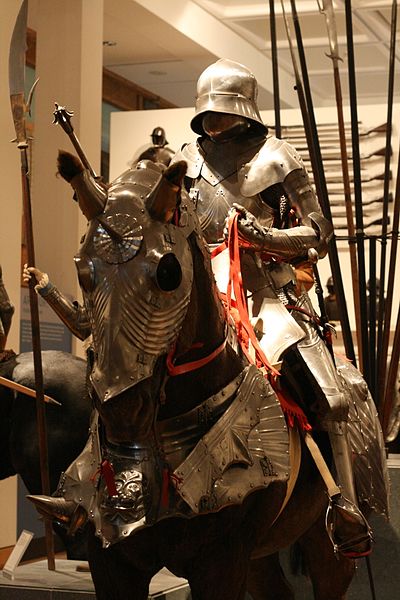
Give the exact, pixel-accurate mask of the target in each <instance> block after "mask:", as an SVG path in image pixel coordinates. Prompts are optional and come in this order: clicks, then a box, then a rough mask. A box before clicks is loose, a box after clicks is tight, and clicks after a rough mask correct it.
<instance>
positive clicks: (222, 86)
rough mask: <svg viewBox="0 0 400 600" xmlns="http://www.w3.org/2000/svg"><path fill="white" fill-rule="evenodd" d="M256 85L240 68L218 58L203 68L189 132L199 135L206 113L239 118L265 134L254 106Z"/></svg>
mask: <svg viewBox="0 0 400 600" xmlns="http://www.w3.org/2000/svg"><path fill="white" fill-rule="evenodd" d="M257 94H258V87H257V81H256V78H255V77H254V75H253V74H252V73H251V71H250V70H249V69H248V68H247V67H245V66H244V65H242V64H240V63H238V62H235V61H233V60H229V59H227V58H222V59H220V60H218V61H217V62H215V63H213V64H212V65H210V66H209V67H207V68H206V69H205V70H204V71H203V73H202V74H201V75H200V77H199V79H198V82H197V97H196V115H195V117H194V118H193V119H192V121H191V128H192V129H193V131H195V132H196V133H199V134H200V135H202V134H203V133H204V131H203V125H202V119H203V116H204V115H205V113H207V112H210V111H212V112H218V113H227V114H233V115H239V116H242V117H245V118H246V119H247V120H249V121H250V122H251V123H252V124H253V126H255V127H257V129H259V130H262V131H266V126H265V125H264V123H263V122H262V120H261V116H260V113H259V110H258V106H257Z"/></svg>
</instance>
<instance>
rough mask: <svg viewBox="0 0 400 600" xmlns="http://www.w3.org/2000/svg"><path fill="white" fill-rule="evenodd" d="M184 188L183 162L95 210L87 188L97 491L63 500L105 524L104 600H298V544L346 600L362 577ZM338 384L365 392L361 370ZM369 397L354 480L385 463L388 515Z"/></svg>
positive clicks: (100, 585)
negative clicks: (246, 350)
mask: <svg viewBox="0 0 400 600" xmlns="http://www.w3.org/2000/svg"><path fill="white" fill-rule="evenodd" d="M82 169H83V167H82ZM185 172H186V164H185V163H183V162H177V163H175V164H173V165H172V166H170V167H168V168H167V169H166V170H164V169H163V168H162V167H161V166H159V165H154V164H150V163H145V162H143V163H139V164H138V165H136V166H135V167H132V168H131V169H129V170H128V171H126V172H125V173H124V174H122V175H121V176H120V177H119V178H117V179H116V180H115V181H114V182H112V183H111V184H110V186H109V188H108V191H107V194H106V196H107V197H105V194H104V193H103V192H101V193H97V195H96V198H95V199H94V202H93V204H91V199H90V194H88V193H85V194H82V197H81V198H80V196H79V194H80V192H81V191H82V188H80V189H79V187H78V186H77V188H76V189H77V191H78V202H79V206H80V207H81V209H82V205H84V214H85V215H86V216H87V218H88V221H89V223H88V229H87V231H86V234H85V238H84V240H83V243H82V245H81V247H80V250H79V253H78V255H77V258H76V264H77V267H78V275H79V278H80V282H81V287H82V291H83V295H84V298H85V305H86V306H87V307H89V310H90V316H91V323H92V326H93V330H92V335H93V348H92V359H91V364H92V370H91V375H90V381H91V387H92V391H91V394H92V397H93V401H94V404H95V406H96V409H97V411H98V415H99V424H98V426H92V427H91V431H92V439H91V440H90V441H89V442H88V445H87V447H86V450H85V451H84V452H83V453H82V454H81V456H80V458H79V460H78V464H79V465H80V467H82V465H83V464H84V462H85V456H86V460H87V463H86V464H87V465H88V469H87V470H86V471H85V469H82V470H81V474H82V473H83V472H84V471H85V473H86V477H87V481H86V483H85V486H86V487H85V486H84V487H83V488H82V489H83V491H82V490H80V489H79V485H78V484H79V482H78V483H77V482H76V481H74V482H73V485H72V487H71V490H69V491H68V480H64V481H63V484H62V487H63V488H64V489H63V493H64V494H65V498H66V499H67V500H69V501H71V500H72V499H73V500H75V502H76V503H77V504H79V503H83V505H84V506H85V508H86V509H87V513H88V517H89V520H90V522H91V523H92V527H91V530H90V533H89V537H88V559H89V565H90V569H91V573H92V578H93V582H94V585H95V590H96V597H97V598H98V599H99V600H108V599H109V598H113V600H122V599H123V600H126V599H127V598H131V597H132V598H133V597H134V598H135V600H146V599H147V597H148V592H149V583H150V580H151V578H152V577H153V576H154V575H155V574H156V573H157V572H158V571H159V570H160V569H161V568H163V567H167V568H168V569H169V570H170V571H171V572H172V573H174V574H175V575H177V576H179V577H184V578H186V579H187V580H188V582H189V585H190V589H191V594H192V598H193V600H243V598H244V597H245V593H246V590H247V591H249V592H250V594H251V596H252V598H253V600H261V599H265V598H274V599H275V600H276V599H277V598H279V599H281V600H288V599H291V598H293V597H294V596H293V592H292V591H291V589H290V588H289V586H288V585H287V583H286V582H285V581H284V579H283V578H282V573H281V570H280V568H279V564H278V559H277V556H278V555H277V553H278V552H279V550H280V549H282V548H285V547H287V546H289V545H291V544H294V543H295V542H297V543H298V544H299V545H300V547H301V549H302V552H303V556H304V561H305V563H306V565H307V567H308V571H309V573H310V577H311V579H312V583H313V589H314V596H315V599H316V600H342V599H343V598H344V597H345V593H346V590H347V588H348V586H349V584H350V582H351V579H352V576H353V574H354V570H355V562H354V560H352V559H351V558H348V557H346V556H343V555H341V554H337V553H336V552H335V549H334V546H333V544H332V542H331V540H330V539H329V537H328V534H327V531H326V528H325V514H326V510H327V506H328V497H327V493H326V489H325V484H324V482H323V480H322V477H321V475H320V472H319V470H318V469H317V468H316V465H315V462H314V460H313V459H312V457H311V455H310V453H309V452H308V450H307V449H306V447H305V444H304V441H303V436H302V435H300V434H298V433H297V431H298V428H296V427H288V425H287V422H286V419H285V415H284V413H283V411H282V409H281V406H280V403H279V401H278V398H277V394H276V392H275V389H274V388H273V387H272V385H271V384H270V381H269V378H268V377H266V376H265V373H264V372H263V371H261V370H260V369H259V368H258V367H257V366H255V365H253V364H251V362H250V361H249V360H248V358H247V357H246V356H245V355H244V354H243V353H241V352H240V349H238V347H237V345H236V338H235V335H233V334H232V327H231V321H230V317H229V315H228V314H227V311H226V309H225V306H224V304H223V303H222V301H221V296H220V293H219V290H218V289H217V286H216V282H215V278H214V275H213V272H212V266H211V261H210V252H209V249H208V247H207V245H206V243H205V241H204V238H203V236H202V233H201V229H200V225H199V222H198V219H197V216H196V214H195V209H194V203H193V201H192V200H191V199H190V197H189V195H188V194H187V193H186V192H185V190H184V188H183V185H182V181H183V178H184V175H185ZM61 174H62V173H61ZM68 181H71V183H72V182H73V181H74V180H73V179H72V180H71V177H70V178H69V179H68ZM82 210H83V209H82ZM340 368H341V369H342V371H343V376H344V377H347V378H348V379H350V380H353V382H354V381H355V382H356V383H358V384H360V379H361V375H360V374H359V373H358V371H356V369H354V367H352V366H351V365H349V364H348V363H343V365H341V367H340ZM359 389H362V390H363V393H364V392H365V395H364V396H363V397H362V398H361V399H360V397H357V394H355V396H354V398H353V404H354V406H353V407H351V410H350V417H349V419H350V420H351V427H350V430H351V431H352V438H354V448H355V450H357V451H358V449H359V448H360V445H359V444H360V440H359V438H360V437H361V438H362V440H363V442H362V444H361V446H362V448H363V449H364V451H365V454H363V453H362V452H361V453H360V456H357V455H356V456H355V461H354V462H355V464H354V468H355V471H356V472H357V469H358V470H359V471H360V472H361V473H364V474H365V473H366V471H365V468H364V467H365V465H366V464H367V463H368V465H370V462H371V460H372V457H375V458H376V461H375V464H374V468H373V469H372V468H371V469H369V471H368V468H367V472H368V477H372V479H373V480H374V485H372V484H371V481H368V482H367V484H366V487H365V488H364V489H363V486H362V481H361V484H360V487H359V495H360V496H361V497H360V502H365V504H368V505H369V507H370V508H374V509H376V510H378V511H381V512H384V511H385V510H386V504H385V502H386V493H387V489H386V483H387V482H386V473H385V466H384V458H383V444H382V438H381V433H380V429H379V422H378V421H377V415H376V411H375V410H374V408H373V404H372V399H371V397H370V395H368V393H367V392H366V391H365V388H364V387H363V386H361V388H360V386H359ZM365 422H367V429H368V428H369V432H370V433H369V434H366V437H365V433H366V432H365V427H364V423H365ZM349 425H350V423H349ZM96 432H97V433H96ZM96 436H97V437H96ZM318 436H319V437H320V438H321V439H320V440H319V441H320V444H321V447H322V448H323V447H324V444H326V440H325V439H324V435H323V434H318V432H317V433H316V437H318ZM357 436H358V437H357ZM361 454H363V455H362V456H361ZM291 455H293V456H292V457H291ZM326 458H327V460H328V461H329V452H328V451H326ZM296 462H297V466H296V465H295V463H296ZM91 465H93V466H92V467H91ZM90 468H92V471H90ZM72 471H74V469H73V468H72ZM72 471H71V472H72ZM371 472H373V473H371ZM368 477H367V479H368ZM359 479H360V480H362V478H361V477H360V478H359ZM81 483H82V482H81ZM77 485H78V487H77ZM88 485H89V487H90V486H92V487H91V491H89V492H87V489H88V488H87V486H88ZM366 488H368V489H366ZM372 489H374V490H375V492H376V495H375V496H374V494H373V493H372ZM378 490H379V491H378ZM82 497H84V498H83V499H82ZM382 498H383V499H382Z"/></svg>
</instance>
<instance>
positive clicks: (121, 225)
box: [93, 213, 143, 264]
mask: <svg viewBox="0 0 400 600" xmlns="http://www.w3.org/2000/svg"><path fill="white" fill-rule="evenodd" d="M105 221H106V223H107V225H109V226H110V229H111V230H112V231H115V232H116V233H117V234H119V235H120V236H121V237H122V240H117V239H115V238H114V237H113V236H112V234H111V232H108V231H106V230H105V228H104V227H103V226H102V225H101V223H99V225H98V227H97V231H96V233H95V235H94V236H93V244H94V247H95V248H96V251H97V253H98V255H99V256H100V257H101V258H102V259H103V260H105V261H106V262H108V263H110V264H119V263H124V262H127V261H128V260H130V259H131V258H133V257H134V256H135V254H136V253H137V252H138V250H139V248H140V245H141V243H142V240H143V235H142V226H141V225H139V224H138V223H137V219H136V218H135V217H133V216H132V215H129V214H122V213H117V214H115V215H109V216H108V217H106V219H105Z"/></svg>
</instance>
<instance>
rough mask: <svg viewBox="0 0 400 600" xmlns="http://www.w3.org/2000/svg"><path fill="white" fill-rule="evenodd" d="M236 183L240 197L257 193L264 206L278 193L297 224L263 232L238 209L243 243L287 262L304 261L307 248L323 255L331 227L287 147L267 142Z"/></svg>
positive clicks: (299, 162)
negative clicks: (292, 213) (239, 181)
mask: <svg viewBox="0 0 400 600" xmlns="http://www.w3.org/2000/svg"><path fill="white" fill-rule="evenodd" d="M239 179H240V180H241V191H242V193H243V195H244V196H251V195H254V194H255V193H258V194H259V195H260V197H261V198H262V199H263V200H264V201H265V202H266V203H267V204H268V203H269V201H270V200H271V196H274V197H275V198H276V195H277V190H278V191H279V194H280V195H282V196H284V197H285V198H286V199H287V201H288V202H289V204H290V207H291V208H292V209H293V210H294V211H295V213H296V216H297V217H298V219H299V222H300V225H299V226H296V227H289V228H285V229H281V228H279V227H270V228H266V227H264V226H262V225H261V224H260V223H259V222H258V221H257V220H256V219H255V218H254V217H253V216H252V215H251V214H250V213H249V212H248V211H245V210H244V209H243V208H242V207H239V209H238V210H239V212H240V215H241V216H240V219H239V222H238V227H239V232H240V234H241V236H242V237H243V238H244V239H245V240H246V241H248V242H249V243H250V244H252V245H253V246H254V247H255V248H256V249H257V250H265V251H267V252H268V253H270V254H272V255H275V256H277V257H280V258H283V259H285V260H288V261H293V260H295V259H300V260H301V259H304V258H306V257H307V253H308V250H309V249H310V248H315V249H316V250H317V252H318V254H319V256H320V257H321V258H322V257H323V256H325V255H326V253H327V251H328V242H329V240H330V238H331V236H332V233H333V227H332V224H331V223H330V222H329V221H328V220H327V219H325V217H324V216H323V215H322V213H321V210H320V208H319V204H318V200H317V198H316V196H315V193H314V190H313V188H312V186H311V183H310V180H309V177H308V174H307V171H306V170H305V168H304V165H303V161H302V159H301V157H300V155H299V154H298V153H297V151H296V150H295V149H294V148H293V147H292V146H291V145H290V144H288V143H287V142H284V141H282V140H278V139H277V138H273V137H270V138H268V140H267V141H266V143H265V144H264V146H263V147H262V148H261V150H260V152H259V153H258V155H257V156H256V157H255V158H254V159H253V160H252V161H251V162H250V163H248V164H247V165H245V166H244V167H243V168H242V169H241V171H240V173H239Z"/></svg>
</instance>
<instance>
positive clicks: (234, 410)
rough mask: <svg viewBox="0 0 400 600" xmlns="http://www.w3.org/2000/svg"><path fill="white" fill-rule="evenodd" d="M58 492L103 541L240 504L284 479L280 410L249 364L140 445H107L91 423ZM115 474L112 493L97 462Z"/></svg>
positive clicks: (286, 470)
mask: <svg viewBox="0 0 400 600" xmlns="http://www.w3.org/2000/svg"><path fill="white" fill-rule="evenodd" d="M91 431H92V436H91V438H90V439H89V441H88V444H87V445H86V447H85V449H84V450H83V452H82V454H81V455H80V457H78V459H77V461H75V463H73V464H72V465H71V467H70V468H69V469H68V471H67V472H66V474H65V476H64V477H63V479H62V483H61V484H60V486H59V490H58V494H59V495H60V494H62V495H63V496H64V497H65V498H66V499H67V500H74V501H75V502H76V503H77V504H80V505H82V506H84V508H85V509H86V510H87V513H88V515H89V518H90V519H91V520H92V521H93V522H94V524H95V527H96V533H97V535H98V536H99V537H100V538H102V540H103V544H104V545H105V546H107V545H109V544H113V543H115V542H118V541H119V540H121V539H123V538H125V537H126V536H127V535H130V534H132V533H134V532H135V531H137V530H139V529H142V528H143V527H146V526H149V525H153V524H154V523H156V522H158V521H160V520H162V519H165V518H169V517H176V516H180V517H193V516H195V515H197V514H200V513H209V512H216V511H219V510H220V509H222V508H224V507H226V506H229V505H234V504H241V503H242V502H243V500H244V499H245V498H246V497H247V496H248V495H249V494H250V493H252V492H253V491H255V490H258V489H264V488H266V487H268V485H269V484H270V483H271V482H273V481H277V480H279V481H286V480H287V479H288V477H289V471H290V463H289V452H288V446H289V441H288V434H287V427H286V423H285V419H284V416H283V413H282V411H281V408H280V405H279V402H278V400H277V398H276V395H275V393H274V391H273V390H272V387H271V386H270V384H269V382H268V381H267V380H266V379H265V378H264V377H263V375H262V374H261V372H260V371H259V370H258V369H257V368H256V367H254V366H249V367H246V368H245V370H244V371H243V372H242V373H240V374H239V375H238V376H237V377H235V379H234V380H233V381H231V382H230V383H229V384H228V385H227V386H226V387H225V388H223V389H222V390H220V391H219V392H218V393H217V394H215V395H214V396H212V397H211V398H208V399H207V400H205V401H204V402H203V403H202V404H201V405H200V406H198V407H197V408H195V409H193V410H191V411H189V412H187V413H185V414H183V415H180V416H177V417H174V418H171V419H168V420H167V421H162V422H159V423H157V424H156V435H155V438H154V439H153V440H150V441H149V443H148V444H146V445H140V444H133V443H132V444H131V445H129V446H122V445H118V446H116V445H111V444H108V443H105V445H104V447H103V449H102V453H101V454H100V445H99V441H98V439H99V438H98V433H97V426H96V425H95V424H94V425H93V424H92V428H91ZM105 461H106V462H107V463H108V464H109V465H111V468H112V471H113V473H114V480H115V487H116V493H111V492H110V491H109V489H108V487H107V478H106V477H103V476H102V471H101V469H100V470H99V469H98V466H99V464H100V463H101V464H102V465H104V463H105Z"/></svg>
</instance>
